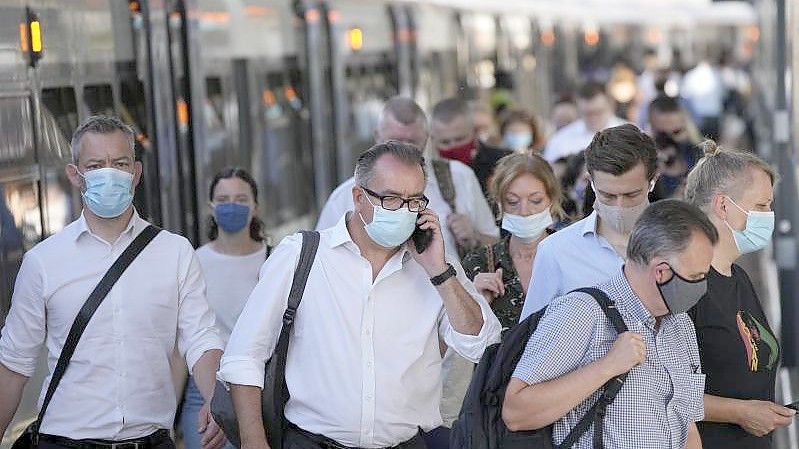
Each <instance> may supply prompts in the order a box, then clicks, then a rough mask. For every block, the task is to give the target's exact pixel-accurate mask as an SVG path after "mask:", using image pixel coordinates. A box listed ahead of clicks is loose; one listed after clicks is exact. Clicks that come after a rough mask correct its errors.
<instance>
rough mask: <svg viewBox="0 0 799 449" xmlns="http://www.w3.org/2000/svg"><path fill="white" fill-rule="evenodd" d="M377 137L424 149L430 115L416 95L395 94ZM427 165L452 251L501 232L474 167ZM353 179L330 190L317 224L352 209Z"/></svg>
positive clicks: (430, 191)
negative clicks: (414, 99)
mask: <svg viewBox="0 0 799 449" xmlns="http://www.w3.org/2000/svg"><path fill="white" fill-rule="evenodd" d="M374 138H375V142H386V141H388V140H397V141H402V142H406V143H410V144H412V145H414V146H416V147H417V148H419V150H420V151H422V152H423V151H424V149H425V147H426V145H427V138H428V129H427V116H426V115H425V113H424V111H422V109H421V108H420V107H419V105H417V104H416V103H415V102H414V101H413V100H412V99H410V98H407V97H399V96H397V97H392V98H390V99H389V100H388V101H387V102H386V105H385V106H384V108H383V112H382V113H381V114H380V121H379V123H378V127H377V129H375V132H374ZM426 168H427V172H428V176H427V185H426V187H425V195H427V197H428V198H429V199H430V209H432V210H434V211H435V212H436V213H437V214H438V215H439V217H441V219H442V221H443V222H444V223H447V226H443V227H442V233H443V235H444V247H445V248H446V250H447V252H448V253H451V254H453V255H457V254H458V249H459V248H464V247H465V248H467V249H470V248H472V247H474V246H476V245H478V244H481V243H484V242H489V241H493V240H495V239H496V238H497V237H499V228H497V226H496V222H495V220H494V216H493V214H492V213H491V209H490V207H489V206H488V202H487V201H486V199H485V197H484V196H483V193H482V191H481V190H480V185H479V183H478V181H477V178H476V177H475V175H474V173H473V172H472V170H471V169H470V168H469V167H467V166H465V165H463V164H461V163H460V162H457V161H450V162H449V163H447V164H444V166H443V167H441V166H436V165H435V163H434V162H432V161H429V160H428V161H426ZM435 168H438V169H442V168H443V169H444V170H445V171H448V173H446V172H443V173H442V172H439V170H436V169H435ZM445 175H449V177H450V178H451V179H449V181H450V183H449V184H446V183H445V182H444V181H445V180H444V178H443V177H444V176H445ZM354 184H355V179H354V178H350V179H348V180H346V181H344V182H343V183H341V184H340V185H339V186H338V187H336V189H335V190H334V191H333V193H331V194H330V197H329V198H328V200H327V202H326V203H325V206H324V208H322V212H321V213H320V214H319V221H318V222H317V224H316V229H318V230H322V229H326V228H329V227H332V226H334V225H335V224H336V223H337V222H338V220H339V219H340V218H341V217H342V216H343V215H344V214H345V213H346V212H347V211H349V210H352V208H353V203H352V195H351V190H352V186H353V185H354ZM447 190H449V191H450V193H453V196H452V198H450V199H448V196H447V195H445V193H446V191H447ZM453 190H454V192H452V191H453ZM453 206H454V207H453ZM453 208H454V209H455V210H453Z"/></svg>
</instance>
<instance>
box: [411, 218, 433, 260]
mask: <svg viewBox="0 0 799 449" xmlns="http://www.w3.org/2000/svg"><path fill="white" fill-rule="evenodd" d="M411 239H412V240H413V245H414V246H415V247H416V252H417V253H423V252H424V250H426V249H427V247H428V246H430V243H431V242H432V241H433V230H432V229H422V228H420V227H419V225H418V224H417V225H416V229H414V230H413V234H411Z"/></svg>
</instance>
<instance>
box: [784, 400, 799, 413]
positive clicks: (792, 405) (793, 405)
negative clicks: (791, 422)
mask: <svg viewBox="0 0 799 449" xmlns="http://www.w3.org/2000/svg"><path fill="white" fill-rule="evenodd" d="M785 408H789V409H791V410H796V411H798V412H799V401H796V402H792V403H790V404H787V405H785Z"/></svg>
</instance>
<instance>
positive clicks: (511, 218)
mask: <svg viewBox="0 0 799 449" xmlns="http://www.w3.org/2000/svg"><path fill="white" fill-rule="evenodd" d="M551 224H552V214H551V213H550V212H549V208H546V209H545V210H542V211H541V212H539V213H537V214H533V215H528V216H526V217H524V216H521V215H513V214H508V213H503V214H502V229H504V230H506V231H508V232H510V233H511V234H513V235H514V236H515V237H516V238H518V239H519V240H521V241H523V242H525V243H530V242H532V241H534V240H535V239H537V238H538V237H541V234H543V233H544V231H546V229H547V228H548V227H549V226H550V225H551Z"/></svg>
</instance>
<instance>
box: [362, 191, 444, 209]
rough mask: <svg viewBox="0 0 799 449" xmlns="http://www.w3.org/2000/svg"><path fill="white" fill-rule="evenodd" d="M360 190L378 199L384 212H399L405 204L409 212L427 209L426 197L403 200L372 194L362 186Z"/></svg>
mask: <svg viewBox="0 0 799 449" xmlns="http://www.w3.org/2000/svg"><path fill="white" fill-rule="evenodd" d="M361 188H362V189H363V191H364V192H366V193H367V194H369V195H371V196H373V197H375V198H377V199H379V200H380V207H382V208H383V209H386V210H399V209H400V208H402V206H405V205H406V204H407V205H408V210H409V211H411V212H421V211H423V210H425V209H426V208H427V204H428V203H430V200H428V199H427V197H426V196H422V197H421V198H409V199H405V198H402V197H399V196H394V195H378V194H377V193H376V192H373V191H371V190H369V189H367V188H366V187H364V186H361Z"/></svg>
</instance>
